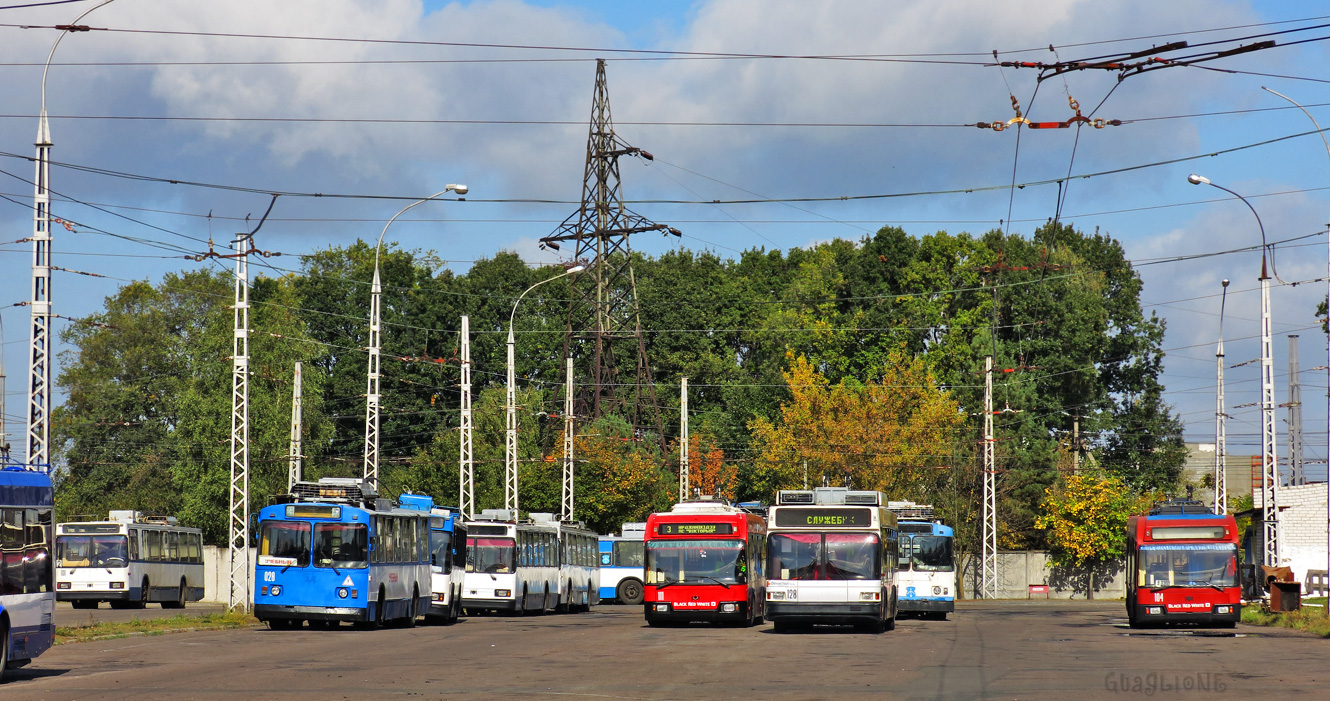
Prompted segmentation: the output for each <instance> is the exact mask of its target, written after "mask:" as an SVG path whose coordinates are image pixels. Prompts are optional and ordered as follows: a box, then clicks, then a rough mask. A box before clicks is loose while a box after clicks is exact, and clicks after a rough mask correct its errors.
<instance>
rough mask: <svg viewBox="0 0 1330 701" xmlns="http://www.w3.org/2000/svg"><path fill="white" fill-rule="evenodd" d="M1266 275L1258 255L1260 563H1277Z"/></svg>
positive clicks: (1275, 465) (1272, 371)
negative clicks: (1262, 532)
mask: <svg viewBox="0 0 1330 701" xmlns="http://www.w3.org/2000/svg"><path fill="white" fill-rule="evenodd" d="M1270 326H1271V323H1270V276H1269V275H1267V274H1266V265H1265V257H1264V250H1262V258H1261V465H1262V470H1261V500H1262V504H1261V519H1262V520H1263V521H1264V524H1265V529H1264V530H1265V558H1264V563H1265V564H1266V565H1268V566H1270V567H1277V566H1278V565H1279V523H1278V521H1277V519H1278V518H1279V510H1278V508H1277V507H1276V500H1277V498H1278V496H1277V495H1278V491H1279V458H1278V455H1277V448H1276V444H1275V442H1276V440H1277V437H1276V434H1275V362H1274V357H1273V356H1274V353H1273V350H1272V347H1273V342H1272V340H1271V335H1270V334H1271V332H1270Z"/></svg>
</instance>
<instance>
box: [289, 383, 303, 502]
mask: <svg viewBox="0 0 1330 701" xmlns="http://www.w3.org/2000/svg"><path fill="white" fill-rule="evenodd" d="M301 365H302V363H301V362H300V361H299V360H297V361H296V369H295V373H294V375H293V376H292V378H291V466H290V470H289V471H288V473H287V476H286V492H287V493H288V494H290V493H291V492H292V491H294V490H295V486H296V482H299V481H300V478H301V477H300V473H301V464H300V456H301V454H302V446H301V442H302V441H301V439H302V434H303V433H304V432H303V431H302V430H301V428H302V427H301V420H302V419H303V414H304V401H303V398H302V397H301V389H300V383H301V372H300V371H301Z"/></svg>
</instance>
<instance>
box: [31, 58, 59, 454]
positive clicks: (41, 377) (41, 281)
mask: <svg viewBox="0 0 1330 701" xmlns="http://www.w3.org/2000/svg"><path fill="white" fill-rule="evenodd" d="M51 51H52V52H54V51H55V48H54V47H52V49H51ZM48 61H49V59H48ZM36 160H37V175H36V178H35V179H34V183H35V186H34V192H33V197H32V200H33V223H32V302H31V306H32V309H31V318H32V325H31V327H30V334H29V348H28V440H27V457H26V461H27V463H28V465H29V467H31V468H32V469H36V470H40V471H42V472H49V471H50V469H51V452H50V439H51V426H50V402H51V397H50V388H51V361H52V354H51V341H52V339H51V130H50V126H49V124H48V123H47V120H46V108H45V105H43V107H42V114H41V117H40V121H39V122H38V126H37V159H36Z"/></svg>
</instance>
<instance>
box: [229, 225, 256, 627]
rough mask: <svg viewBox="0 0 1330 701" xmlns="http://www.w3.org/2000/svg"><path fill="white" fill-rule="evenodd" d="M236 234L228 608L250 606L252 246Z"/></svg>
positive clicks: (237, 608) (244, 237) (239, 608)
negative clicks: (250, 270) (250, 319)
mask: <svg viewBox="0 0 1330 701" xmlns="http://www.w3.org/2000/svg"><path fill="white" fill-rule="evenodd" d="M250 245H251V241H250V237H249V236H247V235H245V234H243V233H241V234H236V239H235V244H234V247H235V256H236V279H235V307H234V309H235V324H234V331H235V333H234V338H233V342H232V345H231V519H230V524H231V528H230V537H229V539H228V541H227V542H228V544H229V548H228V549H229V551H230V556H231V586H230V591H229V593H228V596H227V609H228V610H231V611H235V610H243V611H248V610H249V248H250Z"/></svg>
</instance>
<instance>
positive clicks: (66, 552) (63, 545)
mask: <svg viewBox="0 0 1330 701" xmlns="http://www.w3.org/2000/svg"><path fill="white" fill-rule="evenodd" d="M127 543H128V540H127V539H126V538H125V536H122V535H62V536H60V537H58V538H56V539H55V557H56V567H124V566H125V565H127V564H128V563H129V560H128V559H126V557H125V553H126V548H127V545H126V544H127Z"/></svg>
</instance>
